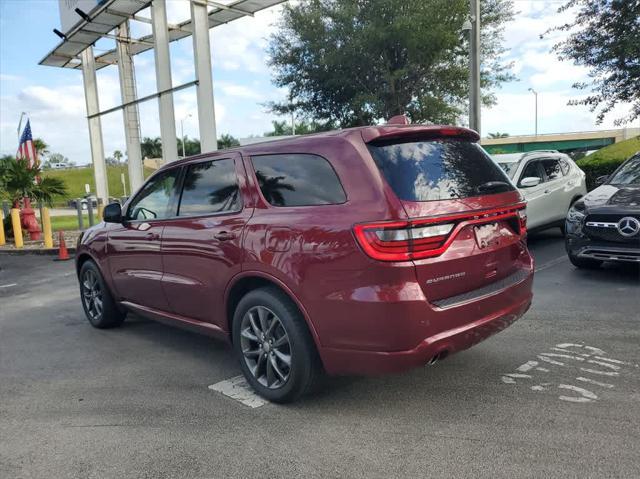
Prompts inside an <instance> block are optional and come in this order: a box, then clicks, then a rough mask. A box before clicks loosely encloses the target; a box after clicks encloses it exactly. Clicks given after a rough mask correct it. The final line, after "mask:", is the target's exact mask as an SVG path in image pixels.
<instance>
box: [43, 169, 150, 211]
mask: <svg viewBox="0 0 640 479" xmlns="http://www.w3.org/2000/svg"><path fill="white" fill-rule="evenodd" d="M153 171H154V170H152V169H151V168H145V169H144V177H145V178H147V177H148V176H149V175H150V174H151V173H153ZM122 173H124V176H125V182H126V184H127V195H129V194H131V192H130V191H129V171H128V169H127V165H120V166H107V182H108V184H109V196H113V197H115V198H120V197H121V196H125V195H124V191H123V189H122V181H121V179H120V175H121V174H122ZM42 176H43V177H45V178H46V177H51V178H60V179H61V180H62V181H64V183H65V185H66V186H67V191H68V193H67V196H66V197H57V198H55V199H54V202H55V203H56V204H64V205H66V204H67V201H68V200H70V199H72V198H80V197H82V196H84V195H85V194H86V193H85V189H84V185H85V184H87V183H88V184H89V186H90V188H91V193H93V194H95V192H96V185H95V180H94V178H93V168H91V167H90V166H89V167H80V168H69V169H66V170H45V171H43V172H42Z"/></svg>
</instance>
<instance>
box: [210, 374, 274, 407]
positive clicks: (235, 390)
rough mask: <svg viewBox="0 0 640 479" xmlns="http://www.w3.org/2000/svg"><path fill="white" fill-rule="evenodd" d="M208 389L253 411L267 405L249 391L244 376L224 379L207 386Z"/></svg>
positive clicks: (251, 390) (265, 401) (266, 402)
mask: <svg viewBox="0 0 640 479" xmlns="http://www.w3.org/2000/svg"><path fill="white" fill-rule="evenodd" d="M209 389H211V390H212V391H217V392H220V393H222V394H224V395H225V396H227V397H230V398H231V399H235V400H236V401H238V402H240V403H242V404H244V405H245V406H249V407H250V408H254V409H255V408H257V407H260V406H264V405H265V404H268V401H267V400H265V399H262V398H261V397H260V396H258V395H257V394H256V393H254V392H253V389H251V386H249V384H248V383H247V380H246V379H245V378H244V376H236V377H233V378H231V379H225V380H224V381H220V382H219V383H215V384H212V385H211V386H209Z"/></svg>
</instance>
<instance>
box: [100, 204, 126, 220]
mask: <svg viewBox="0 0 640 479" xmlns="http://www.w3.org/2000/svg"><path fill="white" fill-rule="evenodd" d="M102 219H103V220H104V221H105V223H122V207H121V206H120V203H111V204H108V205H107V206H105V208H104V212H103V213H102Z"/></svg>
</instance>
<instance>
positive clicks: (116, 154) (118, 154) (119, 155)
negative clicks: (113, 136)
mask: <svg viewBox="0 0 640 479" xmlns="http://www.w3.org/2000/svg"><path fill="white" fill-rule="evenodd" d="M123 156H124V155H123V154H122V152H121V151H120V150H116V151H114V152H113V159H114V160H115V161H116V163H117V164H119V163H120V160H122V157H123Z"/></svg>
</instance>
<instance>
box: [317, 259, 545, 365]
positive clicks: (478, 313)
mask: <svg viewBox="0 0 640 479" xmlns="http://www.w3.org/2000/svg"><path fill="white" fill-rule="evenodd" d="M532 286H533V270H530V271H529V272H528V274H527V275H526V276H525V277H524V279H523V280H522V281H520V282H519V283H517V284H515V285H513V286H511V287H509V288H507V289H504V290H501V291H500V292H498V293H496V294H494V295H490V296H486V297H483V298H482V299H478V300H476V301H473V302H468V303H463V304H460V305H457V306H455V307H450V308H446V309H440V308H437V307H434V305H432V304H430V303H428V302H427V301H426V300H425V301H424V303H423V304H422V306H421V307H418V305H416V303H415V302H411V303H409V304H407V305H406V307H405V308H399V310H398V315H393V316H390V317H388V318H387V320H386V321H387V322H389V323H391V324H395V325H396V326H398V327H401V326H402V324H403V320H402V319H400V318H402V317H403V315H406V314H410V315H413V316H412V317H411V318H410V319H409V320H413V321H414V322H415V321H419V322H420V323H421V324H424V325H426V326H425V328H424V329H423V330H422V331H423V333H427V334H426V335H423V336H419V337H416V336H414V339H415V342H414V344H415V346H414V347H411V348H410V349H402V350H370V349H366V350H365V349H353V348H335V347H320V356H321V357H322V361H323V364H324V367H325V370H326V372H327V373H328V374H330V375H351V374H353V375H361V374H362V375H374V374H385V373H397V372H402V371H406V370H409V369H413V368H416V367H420V366H424V365H426V364H428V363H429V361H431V360H432V359H433V358H434V357H436V356H440V355H449V354H453V353H456V352H459V351H462V350H464V349H467V348H470V347H472V346H474V345H475V344H477V343H479V342H481V341H483V340H485V339H487V338H488V337H489V336H491V335H493V334H495V333H497V332H499V331H502V330H503V329H505V328H506V327H508V326H509V325H510V324H512V323H513V322H514V321H516V320H517V319H518V318H520V317H521V316H522V315H523V314H524V313H526V311H527V310H528V309H529V307H530V306H531V300H532V296H533V295H532ZM446 325H449V326H450V327H446ZM412 332H413V334H414V335H415V334H416V333H417V332H418V331H417V330H413V331H412Z"/></svg>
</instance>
